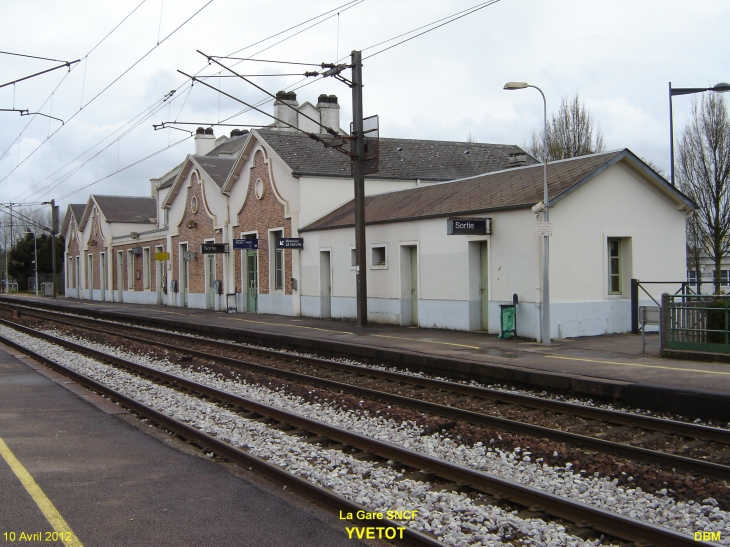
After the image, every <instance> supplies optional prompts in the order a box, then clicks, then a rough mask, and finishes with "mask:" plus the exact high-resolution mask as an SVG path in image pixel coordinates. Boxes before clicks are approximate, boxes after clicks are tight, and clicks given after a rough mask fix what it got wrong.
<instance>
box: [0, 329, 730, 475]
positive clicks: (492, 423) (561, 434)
mask: <svg viewBox="0 0 730 547" xmlns="http://www.w3.org/2000/svg"><path fill="white" fill-rule="evenodd" d="M0 323H3V324H7V325H8V326H12V327H15V326H16V325H17V323H13V322H6V321H5V320H0ZM17 326H18V327H21V328H27V327H22V325H17ZM76 326H78V325H76ZM83 328H88V329H89V330H94V331H97V332H102V333H104V334H113V335H115V336H121V337H124V338H129V339H133V340H135V341H137V342H139V341H143V342H146V343H150V344H154V345H156V346H158V347H161V348H165V349H168V350H170V351H176V352H184V353H186V354H188V355H192V356H195V357H197V358H200V359H205V360H209V361H215V362H219V363H223V364H226V365H228V366H231V367H233V368H238V369H240V368H245V369H248V370H250V371H254V372H257V373H260V374H266V375H270V376H276V377H279V378H282V379H286V380H291V381H294V382H297V383H304V384H310V385H313V386H316V387H321V388H324V389H328V390H332V391H335V392H339V391H341V392H345V393H349V394H352V395H356V396H358V397H362V396H366V397H368V398H370V399H375V400H380V401H382V402H386V403H391V404H396V405H399V406H406V407H410V408H414V409H417V410H419V411H422V412H427V413H429V414H434V415H437V416H442V417H445V418H448V419H450V420H455V421H463V422H466V423H470V424H474V425H478V426H482V427H484V426H486V427H493V428H499V429H501V430H507V431H511V432H513V433H517V434H521V435H530V436H532V437H536V438H548V439H550V440H552V441H554V442H560V443H566V444H570V445H574V446H579V447H581V448H584V449H589V450H594V451H597V452H603V453H611V454H614V455H617V456H620V457H624V458H627V459H633V460H642V461H646V462H650V463H654V464H658V465H662V466H664V467H666V468H671V469H676V470H680V471H684V472H687V473H690V474H698V475H702V476H705V477H712V478H715V479H719V480H730V466H726V465H723V464H719V463H713V462H708V461H704V460H698V459H694V458H688V457H686V456H679V455H676V454H668V453H665V452H659V451H657V450H650V449H648V448H642V447H638V446H631V445H628V444H622V443H617V442H613V441H607V440H604V439H597V438H595V437H589V436H587V435H580V434H578V433H570V432H567V431H561V430H557V429H550V428H548V427H544V426H538V425H533V424H527V423H524V422H519V421H516V420H510V419H508V418H500V417H496V416H489V415H487V414H482V413H478V412H473V411H470V410H464V409H460V408H456V407H452V406H446V405H441V404H437V403H431V402H428V401H423V400H420V399H414V398H412V397H406V396H403V395H395V394H392V393H387V392H384V391H378V390H374V389H370V388H366V387H360V386H354V385H351V384H347V383H344V382H338V381H336V380H329V379H325V378H319V377H317V376H311V375H307V374H303V373H299V372H292V371H288V370H283V369H279V368H276V367H268V366H266V365H261V364H258V363H251V362H247V361H242V360H239V359H234V358H231V357H225V356H220V355H212V354H208V353H205V352H202V351H198V350H194V349H189V348H181V347H180V346H177V345H174V344H168V343H165V342H161V341H159V340H151V339H146V338H140V337H139V336H130V335H124V334H119V333H110V332H108V331H104V330H103V329H98V328H96V327H86V326H84V327H83ZM28 332H34V333H36V332H37V331H33V330H29V331H28ZM34 335H35V336H49V337H50V338H49V340H51V339H52V341H53V342H54V343H57V344H60V345H63V344H71V345H70V346H69V347H74V348H75V347H76V346H75V344H73V343H72V342H67V341H65V340H61V339H57V338H55V337H51V335H46V334H43V333H37V334H34ZM190 338H192V339H194V340H198V341H200V339H197V338H194V337H190ZM91 351H93V350H91ZM277 356H278V357H283V356H287V357H288V358H290V359H300V357H298V356H296V355H292V354H277ZM367 370H370V369H367Z"/></svg>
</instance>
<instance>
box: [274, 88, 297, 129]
mask: <svg viewBox="0 0 730 547" xmlns="http://www.w3.org/2000/svg"><path fill="white" fill-rule="evenodd" d="M287 105H289V106H293V107H294V108H297V107H298V106H299V103H298V102H297V94H296V93H294V92H293V91H279V92H277V94H276V101H275V102H274V116H275V117H276V118H277V119H279V120H282V121H283V122H286V123H282V122H279V121H276V122H275V124H276V126H275V127H276V129H278V130H280V131H295V129H293V128H292V127H290V125H287V124H291V125H293V126H294V127H299V124H298V123H297V122H298V119H297V118H298V117H299V113H298V112H297V111H296V110H292V109H291V108H289V106H287Z"/></svg>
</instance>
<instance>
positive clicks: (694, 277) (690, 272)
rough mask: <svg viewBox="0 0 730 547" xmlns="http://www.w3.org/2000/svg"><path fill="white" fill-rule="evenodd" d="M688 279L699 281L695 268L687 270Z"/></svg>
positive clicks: (691, 281)
mask: <svg viewBox="0 0 730 547" xmlns="http://www.w3.org/2000/svg"><path fill="white" fill-rule="evenodd" d="M687 281H689V282H690V283H697V272H696V271H695V270H687Z"/></svg>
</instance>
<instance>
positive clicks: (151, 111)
mask: <svg viewBox="0 0 730 547" xmlns="http://www.w3.org/2000/svg"><path fill="white" fill-rule="evenodd" d="M170 97H171V96H170V94H169V93H168V94H167V95H165V98H163V99H160V100H158V101H157V102H155V104H153V105H152V106H151V107H149V108H147V109H145V110H144V111H143V112H142V114H139V115H137V116H135V117H134V118H132V120H130V121H129V122H127V123H125V124H124V125H123V126H122V127H120V128H119V129H117V130H116V131H114V132H113V133H111V134H110V135H107V136H106V137H104V139H102V140H101V141H100V142H98V143H96V144H94V145H93V146H92V147H91V148H88V149H87V150H85V151H84V152H83V153H81V154H79V155H78V156H76V157H75V158H74V159H72V160H71V161H69V162H68V163H66V165H64V166H63V167H61V168H59V169H57V170H56V171H55V172H53V173H51V174H50V175H48V176H47V177H46V178H44V179H43V180H41V181H39V182H37V183H36V184H34V185H33V186H31V187H30V188H28V189H27V190H25V192H23V193H22V194H19V195H18V196H16V197H15V198H13V199H20V198H21V197H22V196H24V195H26V194H27V193H28V192H30V191H31V190H33V189H34V188H36V187H37V186H39V185H41V184H43V183H44V182H45V181H46V180H48V179H49V178H51V177H52V176H53V175H55V174H56V173H58V172H59V171H61V170H62V169H65V168H66V167H67V166H69V165H70V164H71V163H73V162H75V161H76V160H78V159H79V158H80V157H82V156H83V155H84V154H86V153H87V152H89V151H91V150H93V149H94V148H96V147H97V146H99V145H100V144H102V143H103V142H104V141H105V140H107V139H110V138H111V141H110V142H109V143H108V144H107V145H106V146H105V147H104V148H102V149H101V150H99V151H97V152H96V153H95V154H94V155H92V156H91V157H89V158H87V159H86V160H84V161H83V162H82V163H80V164H79V165H76V166H75V167H74V168H73V169H72V170H71V171H69V172H68V173H65V174H64V175H61V176H60V177H59V178H57V179H56V180H54V181H52V182H50V183H49V184H47V185H46V186H45V187H44V188H43V189H41V190H37V191H35V192H34V193H32V194H30V195H31V196H35V195H37V194H40V193H47V192H49V191H51V190H52V189H54V188H56V187H58V186H59V185H60V184H61V183H63V182H65V181H66V180H68V179H69V178H71V176H73V175H75V174H76V173H77V172H78V171H79V170H81V169H82V168H83V167H84V166H85V165H87V164H88V163H90V162H91V161H92V160H93V159H95V158H96V157H98V156H99V155H101V153H102V152H104V151H106V150H108V149H109V148H110V147H112V146H113V145H114V143H118V142H119V140H120V139H122V138H123V137H125V136H126V135H128V134H129V133H130V132H131V131H133V130H134V129H136V128H137V127H139V126H141V125H142V124H143V123H144V122H146V121H147V120H149V119H150V118H151V117H152V116H154V115H155V114H157V113H158V112H159V111H160V110H161V109H162V108H164V106H165V105H166V104H169V103H170V102H172V101H174V100H175V99H176V98H177V97H174V98H172V99H170ZM168 99H170V100H169V101H168ZM141 116H142V117H141ZM137 118H140V119H138V120H137ZM135 120H137V121H135ZM132 122H134V123H133V125H131V126H130V127H128V128H127V129H126V130H124V131H123V133H121V134H120V135H118V136H117V137H116V138H112V137H114V135H115V134H116V133H118V132H119V131H122V130H123V129H124V128H125V127H126V126H128V125H129V124H130V123H132Z"/></svg>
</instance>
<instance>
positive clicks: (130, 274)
mask: <svg viewBox="0 0 730 547" xmlns="http://www.w3.org/2000/svg"><path fill="white" fill-rule="evenodd" d="M127 290H128V291H133V290H134V253H133V252H132V249H127Z"/></svg>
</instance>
